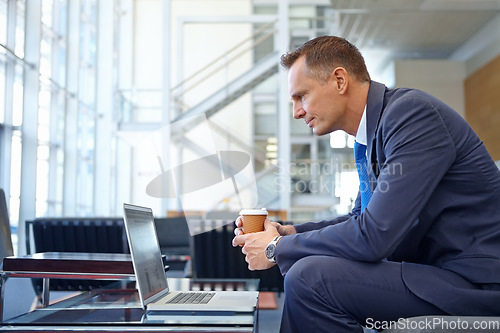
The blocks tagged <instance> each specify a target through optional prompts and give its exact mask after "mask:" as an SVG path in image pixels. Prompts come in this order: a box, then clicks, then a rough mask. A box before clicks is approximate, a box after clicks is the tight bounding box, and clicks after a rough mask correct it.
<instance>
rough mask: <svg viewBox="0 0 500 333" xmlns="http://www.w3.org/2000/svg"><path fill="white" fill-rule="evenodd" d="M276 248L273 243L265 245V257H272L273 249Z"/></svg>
mask: <svg viewBox="0 0 500 333" xmlns="http://www.w3.org/2000/svg"><path fill="white" fill-rule="evenodd" d="M275 248H276V246H274V244H269V245H268V246H267V247H266V258H267V259H272V258H274V249H275Z"/></svg>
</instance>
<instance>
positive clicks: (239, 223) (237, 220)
mask: <svg viewBox="0 0 500 333" xmlns="http://www.w3.org/2000/svg"><path fill="white" fill-rule="evenodd" d="M234 224H236V227H237V228H241V227H242V226H243V221H242V216H241V215H240V216H238V218H237V219H236V221H234Z"/></svg>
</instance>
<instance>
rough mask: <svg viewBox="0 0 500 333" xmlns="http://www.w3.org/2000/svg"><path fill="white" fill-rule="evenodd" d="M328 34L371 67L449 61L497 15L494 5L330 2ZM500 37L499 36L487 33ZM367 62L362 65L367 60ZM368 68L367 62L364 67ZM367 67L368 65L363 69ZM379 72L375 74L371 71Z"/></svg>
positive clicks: (487, 0)
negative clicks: (357, 51) (346, 44)
mask: <svg viewBox="0 0 500 333" xmlns="http://www.w3.org/2000/svg"><path fill="white" fill-rule="evenodd" d="M330 3H331V7H332V9H333V17H332V20H333V33H334V34H336V35H339V36H343V37H345V38H346V39H348V40H349V41H350V42H352V43H353V44H355V45H356V46H357V47H358V48H359V49H361V51H362V52H363V54H364V55H365V58H367V57H366V53H367V52H368V53H370V52H373V53H375V54H377V55H378V56H377V57H376V58H377V59H378V61H377V64H372V66H371V67H372V70H373V66H378V67H380V66H382V67H383V66H385V65H386V64H387V63H388V62H389V61H392V60H394V59H416V58H419V59H422V58H424V59H430V58H432V59H443V58H449V57H450V56H451V55H452V54H453V53H454V52H455V51H456V50H457V49H458V48H459V47H460V46H461V45H462V44H463V43H464V42H465V41H467V40H468V39H469V38H471V37H472V36H473V35H474V34H476V33H477V32H478V31H479V30H480V29H481V28H482V27H484V26H485V25H486V24H487V23H488V22H489V21H490V20H492V19H493V18H494V17H495V16H497V15H499V14H500V0H330ZM491 33H492V35H495V34H496V35H497V38H498V36H499V35H500V31H492V32H491ZM367 60H368V59H367ZM367 63H368V61H367ZM368 65H369V67H370V64H368ZM375 70H380V68H378V69H375Z"/></svg>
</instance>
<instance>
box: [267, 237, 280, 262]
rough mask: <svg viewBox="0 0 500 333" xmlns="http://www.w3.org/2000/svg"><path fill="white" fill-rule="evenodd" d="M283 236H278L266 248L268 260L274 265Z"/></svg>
mask: <svg viewBox="0 0 500 333" xmlns="http://www.w3.org/2000/svg"><path fill="white" fill-rule="evenodd" d="M281 237H282V236H276V237H274V239H273V240H272V241H271V243H269V244H268V245H267V247H266V258H267V260H269V261H270V262H272V263H275V262H276V257H275V254H274V251H275V250H276V244H278V242H279V241H280V239H281Z"/></svg>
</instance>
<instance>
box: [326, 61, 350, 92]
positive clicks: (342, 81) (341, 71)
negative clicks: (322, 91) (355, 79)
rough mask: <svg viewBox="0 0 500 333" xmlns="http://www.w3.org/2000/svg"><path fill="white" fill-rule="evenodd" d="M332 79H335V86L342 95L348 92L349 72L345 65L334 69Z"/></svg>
mask: <svg viewBox="0 0 500 333" xmlns="http://www.w3.org/2000/svg"><path fill="white" fill-rule="evenodd" d="M330 79H332V80H333V82H334V84H335V88H336V89H337V90H338V92H339V94H340V95H344V94H345V93H346V92H347V88H348V85H349V73H348V72H347V70H346V69H345V68H344V67H337V68H335V69H334V70H333V71H332V75H331V77H330Z"/></svg>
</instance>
